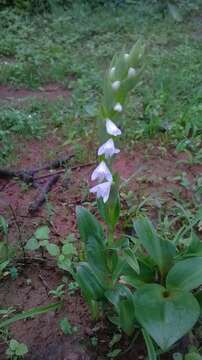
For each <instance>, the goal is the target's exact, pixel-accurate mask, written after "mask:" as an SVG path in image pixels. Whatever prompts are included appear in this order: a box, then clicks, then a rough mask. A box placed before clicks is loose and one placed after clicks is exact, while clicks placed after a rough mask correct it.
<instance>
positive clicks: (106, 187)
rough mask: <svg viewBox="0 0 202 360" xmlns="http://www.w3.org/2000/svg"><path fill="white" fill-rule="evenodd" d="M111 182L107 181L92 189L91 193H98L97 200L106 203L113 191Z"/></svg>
mask: <svg viewBox="0 0 202 360" xmlns="http://www.w3.org/2000/svg"><path fill="white" fill-rule="evenodd" d="M111 185H112V182H111V181H106V182H104V183H102V184H98V185H96V186H94V187H92V188H91V189H90V192H91V193H96V196H97V198H98V199H99V198H102V199H103V201H104V203H106V202H107V200H108V199H109V194H110V190H111Z"/></svg>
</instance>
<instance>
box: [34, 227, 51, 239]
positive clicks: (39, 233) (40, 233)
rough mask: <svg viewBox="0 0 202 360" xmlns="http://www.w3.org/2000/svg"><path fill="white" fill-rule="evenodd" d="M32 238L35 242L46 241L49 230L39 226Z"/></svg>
mask: <svg viewBox="0 0 202 360" xmlns="http://www.w3.org/2000/svg"><path fill="white" fill-rule="evenodd" d="M34 236H35V237H36V238H37V240H48V238H49V228H48V226H46V225H44V226H40V227H39V228H38V229H37V230H36V231H35V233H34Z"/></svg>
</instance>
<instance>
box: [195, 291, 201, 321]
mask: <svg viewBox="0 0 202 360" xmlns="http://www.w3.org/2000/svg"><path fill="white" fill-rule="evenodd" d="M195 298H196V300H197V301H198V303H199V306H200V309H201V314H200V316H201V317H202V290H200V291H199V292H198V293H197V294H196V295H195Z"/></svg>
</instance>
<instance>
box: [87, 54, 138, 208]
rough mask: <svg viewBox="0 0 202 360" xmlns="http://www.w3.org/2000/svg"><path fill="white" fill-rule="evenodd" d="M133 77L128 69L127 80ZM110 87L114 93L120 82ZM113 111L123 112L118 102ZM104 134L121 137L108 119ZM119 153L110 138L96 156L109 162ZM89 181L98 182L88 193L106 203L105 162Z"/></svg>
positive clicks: (108, 174)
mask: <svg viewBox="0 0 202 360" xmlns="http://www.w3.org/2000/svg"><path fill="white" fill-rule="evenodd" d="M129 58H130V55H129V54H124V59H125V61H126V62H128V61H129ZM128 67H129V65H128ZM109 74H110V77H111V78H114V76H115V74H116V67H115V66H114V67H112V68H111V69H110V72H109ZM135 75H136V70H135V69H134V68H132V67H129V69H128V78H129V79H130V78H133V77H134V76H135ZM111 86H112V90H113V91H115V92H116V91H118V90H119V89H120V87H121V81H119V80H115V81H112V84H111ZM113 110H114V111H116V112H118V113H121V112H122V110H123V106H122V105H121V104H120V103H119V102H117V103H116V104H115V105H114V107H113ZM106 132H107V134H109V135H111V136H118V135H121V130H120V129H119V128H118V127H117V126H116V124H115V123H114V122H113V121H112V120H110V119H106ZM119 152H120V150H119V149H116V147H115V144H114V141H113V139H112V138H110V139H109V140H107V141H106V142H105V143H104V144H103V145H101V146H100V147H99V149H98V156H104V157H105V159H106V160H109V159H110V158H111V157H112V156H113V155H115V154H118V153H119ZM91 180H92V181H95V180H96V181H98V185H96V186H94V187H92V188H91V189H90V192H91V193H95V194H96V196H97V198H102V199H103V201H104V203H106V202H107V200H108V199H109V195H110V190H111V185H112V182H113V176H112V174H111V172H110V170H109V168H108V166H107V165H106V163H105V161H101V163H100V164H99V165H98V166H97V167H96V169H95V170H94V171H93V173H92V175H91Z"/></svg>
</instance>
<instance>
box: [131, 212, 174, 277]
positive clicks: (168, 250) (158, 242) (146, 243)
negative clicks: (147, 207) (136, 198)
mask: <svg viewBox="0 0 202 360" xmlns="http://www.w3.org/2000/svg"><path fill="white" fill-rule="evenodd" d="M134 228H135V231H136V233H137V235H138V238H139V240H140V243H141V244H142V245H143V247H144V248H145V250H146V251H147V252H148V254H149V255H150V256H151V258H152V259H153V260H154V261H155V263H156V264H157V265H158V267H159V269H160V271H161V273H166V272H167V271H168V270H169V269H170V267H171V266H172V264H173V257H174V255H175V253H176V249H175V246H174V245H173V244H172V243H171V242H170V241H167V240H163V239H160V238H159V237H158V235H157V233H156V231H155V229H154V227H153V225H152V224H151V222H150V221H149V219H147V218H141V219H138V220H137V221H135V222H134Z"/></svg>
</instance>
